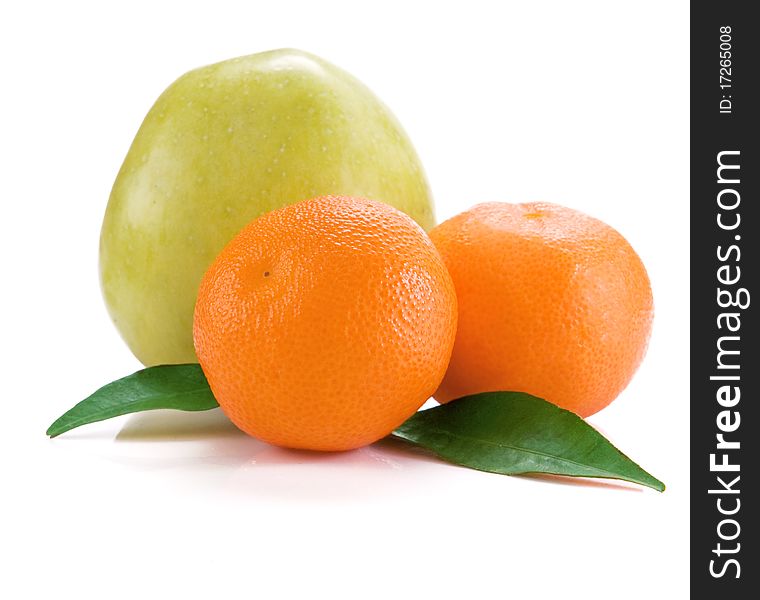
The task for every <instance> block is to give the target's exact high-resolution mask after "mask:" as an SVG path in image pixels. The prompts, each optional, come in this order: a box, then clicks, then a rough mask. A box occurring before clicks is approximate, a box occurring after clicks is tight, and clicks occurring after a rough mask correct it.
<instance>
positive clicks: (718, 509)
mask: <svg viewBox="0 0 760 600" xmlns="http://www.w3.org/2000/svg"><path fill="white" fill-rule="evenodd" d="M751 6H752V4H751V3H750V2H746V3H742V2H726V1H717V0H716V1H712V2H693V3H692V4H691V67H690V69H691V190H690V196H691V266H690V269H691V271H690V273H691V313H690V314H691V344H690V346H691V348H690V350H691V389H690V410H691V539H690V550H691V557H690V560H691V593H692V595H693V596H696V597H702V596H704V597H706V598H727V599H731V600H740V599H745V598H758V597H760V536H758V531H757V513H758V512H759V511H760V502H758V495H759V494H758V490H759V489H760V473H758V468H757V466H758V464H759V463H760V422H759V419H760V415H759V413H760V411H759V410H758V406H759V405H760V386H758V380H759V379H760V360H758V351H757V350H758V346H759V345H760V331H759V330H758V312H760V286H759V285H758V271H759V270H760V249H759V248H758V246H760V244H759V243H758V239H759V238H760V217H758V210H757V206H758V203H760V186H759V185H758V181H760V128H759V127H758V123H757V119H756V112H757V111H758V110H760V96H758V91H757V90H758V86H757V83H756V79H757V78H758V77H760V56H759V55H758V54H759V53H758V48H759V47H760V23H758V21H757V19H755V18H753V16H751V15H750V7H751ZM755 8H756V7H755ZM753 12H754V11H753Z"/></svg>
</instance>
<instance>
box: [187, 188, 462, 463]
mask: <svg viewBox="0 0 760 600" xmlns="http://www.w3.org/2000/svg"><path fill="white" fill-rule="evenodd" d="M456 321H457V307H456V293H455V291H454V286H453V283H452V281H451V277H450V276H449V273H448V271H447V270H446V267H445V265H444V264H443V261H442V260H441V257H440V255H439V254H438V252H437V250H436V249H435V246H434V245H433V243H432V242H431V241H430V239H429V238H428V237H427V235H426V234H425V232H424V231H423V230H422V229H421V228H420V227H419V225H417V224H416V223H415V222H414V221H413V220H412V219H411V218H409V217H408V216H406V215H405V214H403V213H401V212H400V211H398V210H396V209H395V208H392V207H390V206H388V205H386V204H381V203H379V202H374V201H370V200H365V199H361V198H351V197H334V196H326V197H320V198H314V199H312V200H307V201H304V202H300V203H297V204H293V205H290V206H288V207H286V208H282V209H280V210H276V211H274V212H270V213H267V214H265V215H263V216H261V217H259V218H257V219H255V220H254V221H252V222H251V223H250V224H249V225H248V226H247V227H246V228H245V229H243V231H242V232H240V233H239V234H238V235H237V237H235V238H234V239H233V240H232V241H231V242H230V243H229V244H228V245H227V246H226V247H225V248H224V250H222V252H221V254H219V256H218V257H217V258H216V260H215V261H214V262H213V264H212V265H211V267H210V268H209V269H208V271H207V272H206V274H205V276H204V277H203V280H202V282H201V285H200V290H199V294H198V301H197V303H196V307H195V315H194V327H193V336H194V343H195V350H196V352H197V355H198V359H199V361H200V364H201V367H202V368H203V371H204V373H205V374H206V377H207V378H208V381H209V384H210V386H211V389H212V391H213V392H214V395H215V397H216V398H217V400H218V402H219V404H220V406H221V408H222V410H223V411H224V412H225V413H226V414H227V416H229V418H230V419H231V420H232V421H233V422H234V423H235V425H237V426H238V427H239V428H240V429H242V430H243V431H245V432H246V433H248V434H250V435H253V436H255V437H257V438H259V439H262V440H264V441H266V442H269V443H272V444H276V445H279V446H285V447H290V448H301V449H309V450H348V449H352V448H358V447H360V446H364V445H366V444H370V443H372V442H374V441H376V440H378V439H380V438H382V437H384V436H386V435H388V434H389V433H390V432H391V431H392V430H393V429H394V428H395V427H397V426H398V425H400V424H401V423H402V422H403V421H405V420H406V419H407V418H408V417H410V416H411V415H412V414H414V412H415V411H416V410H417V409H418V408H419V407H420V406H421V405H422V404H423V403H424V402H425V401H426V400H427V399H428V398H429V397H430V396H431V395H432V393H433V392H434V391H435V389H436V388H437V387H438V385H439V383H440V382H441V379H442V378H443V374H444V372H445V371H446V366H447V365H448V361H449V357H450V355H451V350H452V347H453V344H454V336H455V331H456Z"/></svg>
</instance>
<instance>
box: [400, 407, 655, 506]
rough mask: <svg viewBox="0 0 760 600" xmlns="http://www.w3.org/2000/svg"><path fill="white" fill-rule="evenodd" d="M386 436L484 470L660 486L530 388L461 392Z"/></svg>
mask: <svg viewBox="0 0 760 600" xmlns="http://www.w3.org/2000/svg"><path fill="white" fill-rule="evenodd" d="M393 435H395V436H396V437H399V438H402V439H404V440H407V441H409V442H411V443H413V444H416V445H418V446H421V447H423V448H426V449H428V450H431V451H432V452H433V453H435V454H437V455H438V456H440V457H441V458H443V459H445V460H448V461H450V462H453V463H456V464H459V465H463V466H466V467H470V468H473V469H478V470H481V471H488V472H490V473H501V474H504V475H518V474H524V473H551V474H554V475H569V476H573V477H603V478H607V479H622V480H625V481H631V482H634V483H638V484H641V485H645V486H648V487H651V488H653V489H655V490H657V491H659V492H662V491H664V490H665V485H664V484H663V483H662V482H661V481H659V480H658V479H655V478H654V477H652V476H651V475H650V474H649V473H647V472H646V471H644V470H643V469H642V468H641V467H639V466H638V465H637V464H636V463H634V462H633V461H632V460H631V459H630V458H628V457H627V456H625V455H624V454H623V453H622V452H620V451H619V450H618V449H617V448H615V447H614V446H613V445H612V444H611V443H610V442H609V441H608V440H607V439H606V438H605V437H604V436H602V434H600V433H599V432H598V431H596V430H595V429H594V428H593V427H591V425H589V424H588V423H586V422H585V421H584V420H583V419H581V418H580V417H579V416H577V415H575V414H573V413H571V412H570V411H567V410H564V409H561V408H559V407H557V406H555V405H554V404H551V403H550V402H546V401H545V400H541V399H540V398H536V397H535V396H531V395H529V394H522V393H519V392H488V393H485V394H476V395H474V396H467V397H465V398H461V399H459V400H456V401H454V402H450V403H448V404H444V405H441V406H436V407H435V408H431V409H428V410H424V411H421V412H418V413H417V414H415V415H413V416H412V417H411V418H409V419H408V420H407V421H406V422H405V423H403V424H402V425H401V426H400V427H399V428H398V429H396V430H395V431H394V432H393Z"/></svg>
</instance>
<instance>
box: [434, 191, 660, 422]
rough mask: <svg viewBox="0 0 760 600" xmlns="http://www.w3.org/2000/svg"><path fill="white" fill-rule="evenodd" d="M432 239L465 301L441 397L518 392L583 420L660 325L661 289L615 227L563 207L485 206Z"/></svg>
mask: <svg viewBox="0 0 760 600" xmlns="http://www.w3.org/2000/svg"><path fill="white" fill-rule="evenodd" d="M430 237H431V238H432V240H433V242H434V243H435V245H436V247H437V248H438V250H439V251H440V253H441V255H442V256H443V260H444V262H445V263H446V266H447V267H448V269H449V272H450V273H451V276H452V278H453V279H454V285H455V287H456V292H457V299H458V304H459V324H458V329H457V335H456V341H455V343H454V351H453V353H452V357H451V362H450V364H449V368H448V371H447V372H446V375H445V377H444V380H443V382H442V383H441V385H440V387H439V388H438V390H437V391H436V393H435V394H434V396H435V398H436V400H438V401H439V402H448V401H450V400H453V399H455V398H459V397H461V396H465V395H469V394H474V393H478V392H486V391H497V390H505V391H521V392H527V393H530V394H533V395H535V396H539V397H541V398H544V399H545V400H548V401H550V402H553V403H555V404H557V405H559V406H561V407H563V408H566V409H568V410H571V411H573V412H575V413H577V414H579V415H581V416H584V417H585V416H588V415H591V414H593V413H595V412H597V411H599V410H601V409H602V408H604V407H605V406H607V405H608V404H609V403H610V402H612V400H614V399H615V398H616V397H617V396H618V394H619V393H620V392H621V391H622V390H623V388H625V386H626V385H627V384H628V382H629V381H630V380H631V377H632V376H633V374H634V372H635V371H636V369H637V368H638V366H639V364H640V362H641V360H642V358H643V357H644V354H645V352H646V349H647V344H648V340H649V335H650V332H651V329H652V316H653V305H652V291H651V287H650V284H649V278H648V277H647V273H646V270H645V269H644V265H643V264H642V262H641V260H640V259H639V257H638V255H637V254H636V252H634V250H633V248H631V246H630V245H629V244H628V242H627V241H626V240H625V238H623V236H622V235H620V234H619V233H618V232H617V231H616V230H615V229H613V228H612V227H610V226H609V225H606V224H605V223H602V222H601V221H599V220H597V219H594V218H592V217H589V216H587V215H585V214H583V213H581V212H578V211H576V210H572V209H570V208H565V207H562V206H558V205H555V204H548V203H530V204H505V203H487V204H480V205H477V206H475V207H474V208H472V209H470V210H468V211H466V212H464V213H462V214H460V215H457V216H455V217H454V218H452V219H450V220H448V221H446V222H444V223H441V224H440V225H438V226H437V227H435V228H434V229H433V230H432V231H431V232H430Z"/></svg>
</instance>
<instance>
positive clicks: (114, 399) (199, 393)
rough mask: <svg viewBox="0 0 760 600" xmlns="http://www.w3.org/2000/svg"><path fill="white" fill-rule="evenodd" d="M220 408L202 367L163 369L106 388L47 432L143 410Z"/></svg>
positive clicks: (125, 378)
mask: <svg viewBox="0 0 760 600" xmlns="http://www.w3.org/2000/svg"><path fill="white" fill-rule="evenodd" d="M217 406H219V404H217V402H216V399H215V398H214V395H213V394H212V393H211V388H209V386H208V382H207V381H206V377H205V375H204V374H203V371H201V367H200V365H197V364H187V365H162V366H158V367H149V368H147V369H143V370H142V371H137V373H133V374H132V375H128V376H127V377H124V378H123V379H118V380H116V381H114V382H112V383H109V384H108V385H105V386H103V387H102V388H100V389H99V390H98V391H97V392H95V393H94V394H92V395H91V396H89V397H88V398H85V399H84V400H82V401H81V402H80V403H79V404H77V405H76V406H74V407H73V408H72V409H70V410H69V411H67V412H66V413H64V414H63V415H62V416H61V417H59V418H58V419H57V420H56V421H55V422H54V423H53V424H52V425H51V426H50V427H49V428H48V430H47V435H49V436H50V437H55V436H57V435H61V434H62V433H65V432H67V431H70V430H72V429H74V428H75V427H79V426H81V425H87V424H88V423H96V422H97V421H103V420H105V419H110V418H111V417H118V416H121V415H127V414H130V413H135V412H141V411H144V410H155V409H158V408H173V409H176V410H209V409H211V408H216V407H217Z"/></svg>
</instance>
